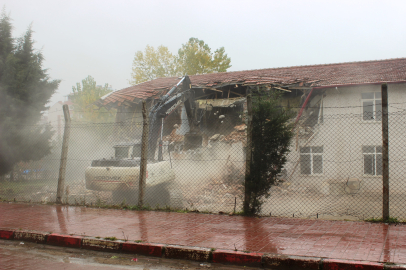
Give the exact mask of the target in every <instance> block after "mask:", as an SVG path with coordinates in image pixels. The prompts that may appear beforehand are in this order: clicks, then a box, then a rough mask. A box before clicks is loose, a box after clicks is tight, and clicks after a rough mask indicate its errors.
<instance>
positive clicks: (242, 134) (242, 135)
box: [223, 124, 247, 143]
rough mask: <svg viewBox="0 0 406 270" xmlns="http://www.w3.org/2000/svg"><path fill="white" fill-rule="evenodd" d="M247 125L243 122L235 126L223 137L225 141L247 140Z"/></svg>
mask: <svg viewBox="0 0 406 270" xmlns="http://www.w3.org/2000/svg"><path fill="white" fill-rule="evenodd" d="M246 130H247V125H245V124H242V125H239V126H235V127H234V130H233V131H232V132H231V133H230V134H228V135H227V136H225V137H224V138H223V141H225V142H228V143H236V142H246V141H247V132H246Z"/></svg>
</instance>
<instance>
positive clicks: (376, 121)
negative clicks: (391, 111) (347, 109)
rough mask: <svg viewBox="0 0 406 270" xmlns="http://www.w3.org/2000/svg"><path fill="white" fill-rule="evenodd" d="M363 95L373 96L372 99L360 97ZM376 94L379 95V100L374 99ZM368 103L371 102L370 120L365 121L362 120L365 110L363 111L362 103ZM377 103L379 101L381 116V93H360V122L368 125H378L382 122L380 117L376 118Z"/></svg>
mask: <svg viewBox="0 0 406 270" xmlns="http://www.w3.org/2000/svg"><path fill="white" fill-rule="evenodd" d="M363 94H373V96H374V97H373V98H363V97H362V95H363ZM376 94H379V98H377V97H376ZM367 101H370V102H372V114H373V116H372V119H365V118H364V114H365V110H364V102H367ZM377 101H380V105H381V114H382V95H381V92H362V93H361V112H362V114H361V115H362V121H363V122H369V123H371V122H372V123H379V122H381V121H382V115H381V116H380V117H377V113H376V112H377V111H376V107H377ZM378 104H379V103H378Z"/></svg>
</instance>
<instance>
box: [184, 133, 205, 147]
mask: <svg viewBox="0 0 406 270" xmlns="http://www.w3.org/2000/svg"><path fill="white" fill-rule="evenodd" d="M183 143H184V144H183V150H184V151H186V150H189V149H191V150H193V149H196V148H199V147H202V143H203V136H202V134H201V133H195V132H188V133H186V134H185V137H184V141H183Z"/></svg>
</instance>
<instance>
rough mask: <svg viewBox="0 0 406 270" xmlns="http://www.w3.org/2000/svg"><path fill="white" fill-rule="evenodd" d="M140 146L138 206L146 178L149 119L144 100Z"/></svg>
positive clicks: (140, 205)
mask: <svg viewBox="0 0 406 270" xmlns="http://www.w3.org/2000/svg"><path fill="white" fill-rule="evenodd" d="M142 118H143V125H142V146H141V164H140V180H139V190H138V192H139V193H138V206H139V207H142V205H143V204H144V194H145V185H146V178H147V161H148V131H149V127H148V126H149V121H148V114H147V103H146V101H145V100H144V101H143V102H142Z"/></svg>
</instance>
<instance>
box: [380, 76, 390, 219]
mask: <svg viewBox="0 0 406 270" xmlns="http://www.w3.org/2000/svg"><path fill="white" fill-rule="evenodd" d="M381 95H382V183H383V187H382V192H383V194H382V198H383V204H382V219H383V220H384V221H386V220H388V219H389V139H388V129H389V128H388V123H389V122H388V85H387V84H386V83H384V84H382V86H381Z"/></svg>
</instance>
